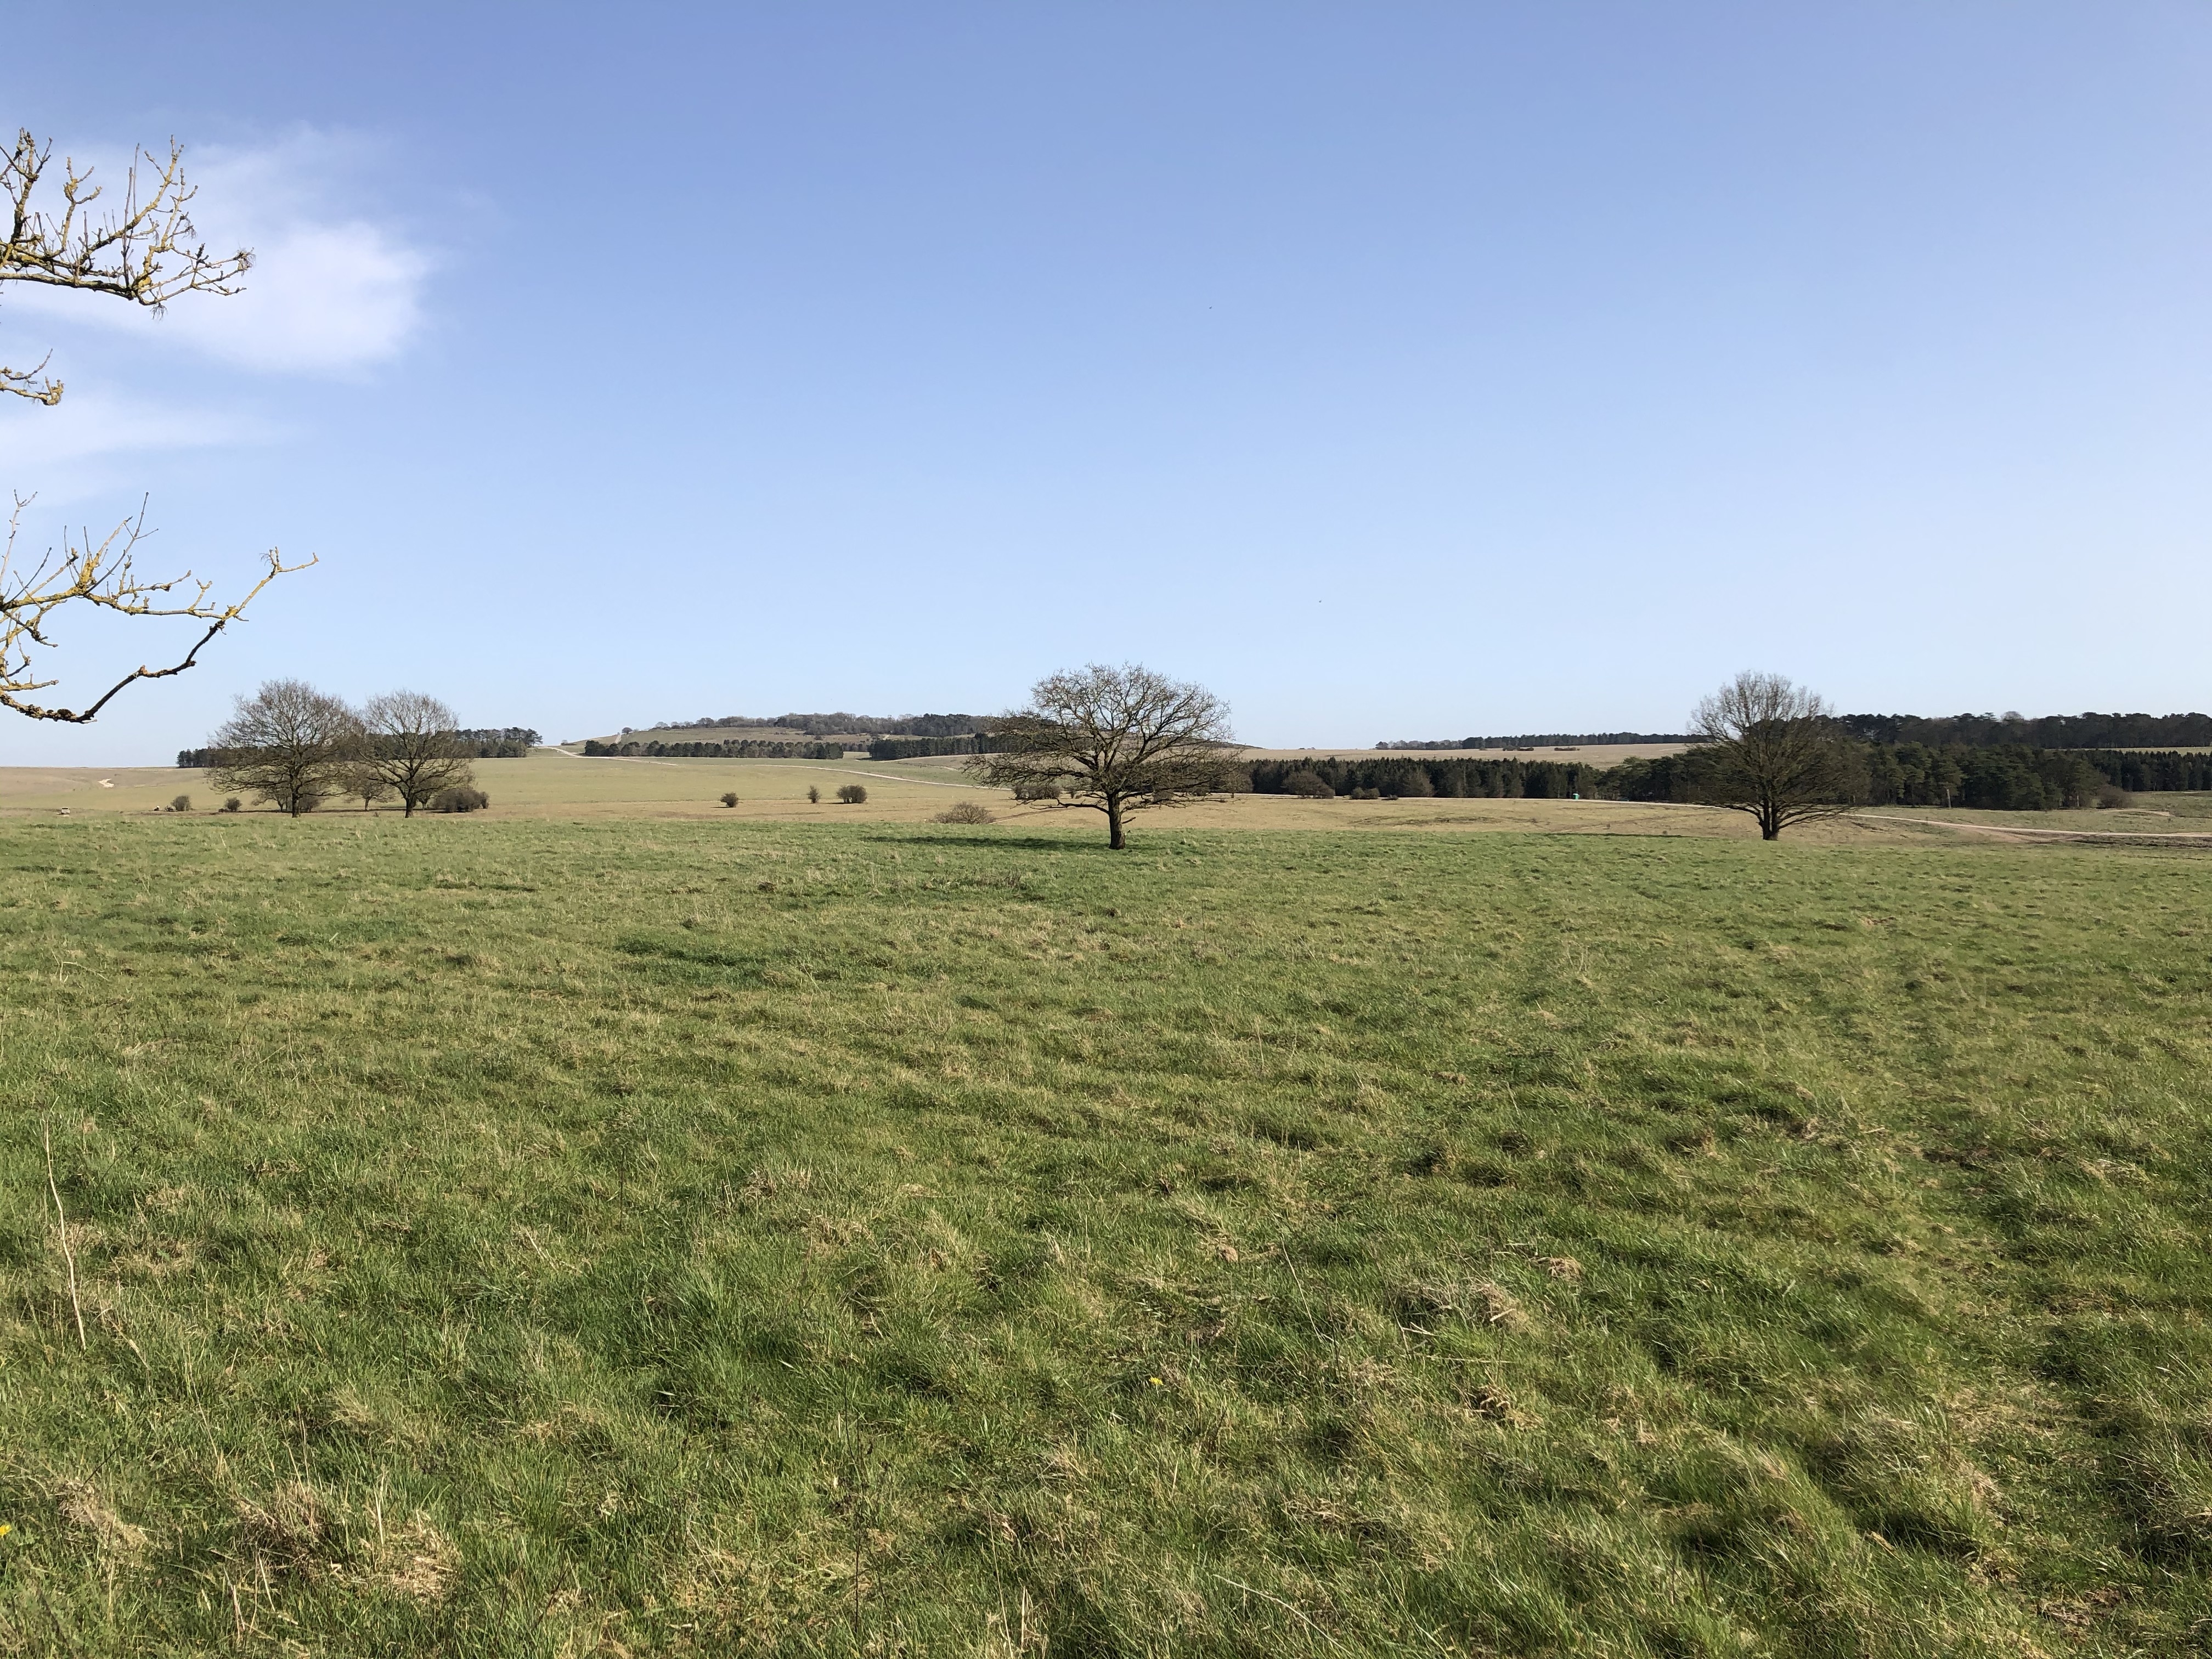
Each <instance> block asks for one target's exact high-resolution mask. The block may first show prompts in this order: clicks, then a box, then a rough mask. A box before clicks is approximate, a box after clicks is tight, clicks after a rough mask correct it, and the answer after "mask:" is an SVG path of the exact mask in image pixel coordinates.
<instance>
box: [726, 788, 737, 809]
mask: <svg viewBox="0 0 2212 1659" xmlns="http://www.w3.org/2000/svg"><path fill="white" fill-rule="evenodd" d="M737 804H738V792H737V791H736V790H734V789H732V790H731V791H730V792H729V793H727V794H726V795H724V796H723V797H722V805H725V806H735V805H737Z"/></svg>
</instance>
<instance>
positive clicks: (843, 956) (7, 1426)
mask: <svg viewBox="0 0 2212 1659" xmlns="http://www.w3.org/2000/svg"><path fill="white" fill-rule="evenodd" d="M494 764H495V765H500V764H510V763H494ZM511 764H513V766H514V767H515V768H516V769H517V770H516V772H515V773H514V774H513V775H512V777H513V778H514V779H525V780H526V779H529V778H541V777H543V776H544V775H546V774H547V773H548V772H550V769H551V768H554V767H566V768H568V771H567V772H562V773H558V774H553V776H555V777H556V778H565V777H567V776H568V775H570V774H571V773H573V774H574V775H576V776H577V777H578V778H579V779H580V784H579V786H577V787H606V788H610V789H611V788H613V787H615V786H614V784H613V783H612V782H609V783H607V784H605V785H604V786H600V785H596V784H588V783H587V782H582V781H588V780H592V779H595V778H615V777H627V776H629V775H632V769H624V768H621V767H617V766H609V767H605V768H603V769H599V770H597V771H592V770H588V769H586V768H585V767H583V766H581V765H580V764H579V763H571V762H565V761H544V762H528V763H520V762H518V763H511ZM532 767H536V768H538V771H535V772H532V771H528V770H527V769H529V768H532ZM644 770H645V769H635V772H636V773H638V774H642V773H643V772H644ZM123 782H124V780H122V779H120V778H118V787H120V786H121V784H122V783H123ZM548 787H549V788H552V789H553V793H555V794H558V793H562V792H561V791H560V790H559V789H557V788H554V787H553V786H551V785H549V786H548ZM636 787H640V788H644V787H647V786H646V785H643V784H640V785H638V786H636ZM685 787H686V788H689V787H690V786H689V785H686V786H685ZM907 787H911V788H913V789H914V790H915V793H921V786H919V785H909V786H907ZM492 788H493V790H494V792H495V794H497V793H501V792H502V791H504V792H505V793H506V794H507V796H508V797H509V798H512V799H516V800H517V801H518V802H519V803H520V798H521V797H522V796H524V795H526V793H528V790H527V787H526V784H524V783H517V782H513V781H510V782H508V783H506V784H502V783H501V782H498V781H495V782H493V784H492ZM671 799H676V797H675V796H671ZM683 799H686V800H688V799H689V797H688V796H685V797H683ZM617 805H621V803H619V802H614V801H609V800H601V801H600V802H599V803H598V804H597V807H596V808H595V809H594V810H587V811H577V812H574V816H573V817H571V816H570V815H569V809H564V811H562V812H561V813H556V812H554V811H551V810H550V807H546V808H545V809H544V810H541V808H540V807H539V806H532V805H527V804H517V805H513V806H511V807H508V806H503V807H501V808H500V809H498V811H499V812H500V813H505V814H507V816H504V817H501V816H498V815H496V814H495V816H492V817H472V818H442V817H440V818H430V819H428V820H418V821H416V822H415V823H403V822H401V821H400V820H399V819H398V817H395V816H392V815H389V814H385V815H374V814H361V813H349V812H334V813H330V814H326V815H320V816H317V817H309V818H307V819H306V820H303V821H301V822H298V823H293V822H290V821H288V820H284V819H281V818H277V817H274V816H271V815H268V814H257V815H251V816H242V817H228V818H226V817H168V816H162V817H131V816H126V815H121V814H112V813H85V814H72V817H70V819H69V820H67V821H64V820H62V819H59V818H58V817H53V816H52V815H51V814H50V813H49V814H47V815H45V816H38V817H33V816H30V815H28V814H27V813H24V812H21V811H18V812H17V813H15V815H13V816H9V817H4V818H0V869H4V870H5V872H6V874H5V877H4V879H0V1103H4V1117H0V1124H4V1133H0V1192H4V1193H5V1194H6V1197H7V1201H6V1203H5V1204H4V1205H0V1446H4V1448H5V1449H6V1450H5V1455H4V1456H0V1522H4V1523H5V1524H6V1525H7V1527H8V1528H9V1531H8V1532H7V1534H6V1535H5V1536H4V1537H0V1650H6V1651H14V1652H24V1653H40V1654H69V1655H77V1656H95V1655H97V1656H108V1655H125V1654H129V1655H143V1656H155V1655H161V1656H167V1655H172V1654H207V1655H212V1654H215V1653H217V1652H222V1653H231V1652H246V1653H266V1654H270V1655H272V1656H274V1655H279V1654H314V1655H378V1656H381V1655H387V1654H400V1653H408V1654H413V1653H434V1652H438V1653H451V1654H454V1655H477V1654H485V1655H502V1656H504V1655H513V1656H546V1659H551V1656H556V1655H558V1656H580V1655H584V1654H588V1653H598V1654H603V1655H616V1654H631V1655H642V1654H648V1653H650V1654H663V1653H665V1654H696V1655H705V1654H722V1653H730V1652H738V1651H762V1652H778V1653H793V1654H848V1653H853V1652H856V1651H858V1652H866V1653H883V1654H894V1653H906V1654H939V1653H945V1654H979V1655H981V1654H989V1655H1002V1656H1007V1659H1013V1656H1016V1655H1018V1654H1034V1655H1050V1654H1085V1653H1094V1654H1107V1653H1146V1652H1155V1653H1167V1652H1170V1651H1171V1652H1175V1653H1179V1654H1189V1655H1206V1656H1213V1655H1219V1656H1230V1655H1257V1654H1271V1655H1272V1654H1278V1653H1287V1654H1310V1655H1316V1656H1319V1655H1328V1654H1345V1653H1355V1654H1369V1653H1394V1654H1396V1653H1405V1654H1412V1653H1441V1654H1460V1655H1469V1656H1472V1655H1504V1654H1514V1655H1519V1654H1540V1653H1545V1654H1567V1653H1582V1654H1593V1655H1595V1654H1617V1655H1624V1656H1626V1655H1642V1654H1668V1655H1680V1656H1692V1655H1694V1656H1714V1659H1718V1656H1723V1655H1726V1656H1741V1655H1750V1654H1761V1653H1770V1654H1777V1655H1784V1654H1786V1655H1793V1656H1794V1655H1819V1656H1836V1659H1843V1656H1847V1655H1848V1656H1899V1659H1902V1656H1907V1655H1915V1656H1917V1655H1934V1654H1947V1655H1948V1654H1981V1655H1990V1656H1995V1655H2012V1656H2017V1655H2034V1654H2058V1653H2065V1652H2082V1653H2097V1654H2112V1655H2120V1654H2135V1653H2174V1654H2179V1653H2182V1652H2185V1651H2195V1650H2200V1647H2201V1638H2202V1634H2203V1632H2204V1631H2205V1630H2206V1629H2208V1628H2212V1622H2208V1621H2212V1577H2208V1575H2207V1574H2206V1572H2205V1571H2204V1567H2203V1563H2204V1562H2205V1561H2206V1559H2212V1520H2208V1516H2212V1443H2208V1439H2207V1430H2206V1424H2207V1423H2208V1421H2212V1418H2208V1411H2212V1389H2208V1384H2207V1381H2206V1379H2207V1378H2208V1377H2209V1376H2212V1321H2208V1319H2207V1317H2206V1314H2207V1312H2208V1310H2212V1256H2208V1254H2207V1250H2206V1239H2205V1224H2206V1218H2207V1216H2208V1215H2212V1123H2208V1120H2207V1117H2206V1114H2205V1112H2204V1110H2203V1105H2204V1079H2205V1077H2206V1076H2207V1075H2209V1074H2212V1015H2208V1012H2207V1011H2208V1007H2212V1000H2208V999H2212V967H2208V954H2207V942H2208V940H2212V863H2208V862H2207V861H2206V860H2205V858H2204V857H2203V855H2201V854H2199V855H2185V854H2171V853H2166V852H2158V851H2148V850H2138V849H2132V848H2118V849H2113V848H2085V847H2081V846H2069V845H2057V846H2034V847H2027V846H2007V845H2000V844H1965V843H1960V842H1944V841H1942V839H1940V838H1938V837H1936V836H1933V833H1932V832H1928V831H1923V830H1917V829H1911V828H1910V827H1903V826H1900V827H1899V828H1898V829H1895V830H1894V831H1893V832H1892V833H1895V834H1897V835H1899V836H1918V837H1919V838H1920V840H1919V844H1917V845H1906V844H1902V843H1900V844H1898V845H1851V844H1843V843H1838V844H1831V845H1815V844H1812V843H1811V842H1784V843H1783V844H1782V845H1780V846H1763V845H1760V844H1759V843H1757V842H1745V841H1740V840H1729V839H1718V838H1684V839H1677V840H1662V839H1657V838H1653V837H1650V836H1616V837H1603V836H1579V837H1564V836H1523V835H1512V834H1492V835H1487V836H1473V837H1470V836H1437V835H1417V834H1403V833H1393V832H1390V831H1389V830H1386V829H1376V828H1374V827H1372V826H1374V825H1376V823H1377V822H1378V820H1377V819H1376V818H1375V817H1363V816H1360V815H1359V814H1358V812H1356V811H1353V810H1352V809H1353V808H1354V806H1355V805H1357V804H1352V803H1346V804H1344V805H1345V808H1346V810H1345V812H1344V815H1343V816H1342V817H1340V819H1339V820H1338V821H1337V823H1336V826H1335V827H1334V828H1332V829H1328V830H1292V829H1277V830H1270V831H1265V832H1260V833H1252V832H1242V833H1231V832H1228V831H1225V830H1220V829H1212V830H1209V829H1203V828H1200V827H1197V826H1196V824H1195V823H1194V821H1193V820H1192V819H1191V818H1188V817H1167V816H1162V817H1157V818H1154V819H1152V820H1151V821H1150V823H1148V824H1147V826H1146V827H1145V828H1144V829H1142V830H1141V831H1140V836H1141V838H1140V839H1139V842H1138V843H1137V846H1136V848H1135V849H1134V850H1133V851H1132V852H1130V853H1128V854H1109V853H1107V852H1106V851H1105V850H1104V849H1103V847H1102V846H1101V845H1099V842H1098V840H1097V836H1096V834H1095V832H1093V831H1091V829H1089V827H1088V826H1087V825H1085V826H1082V828H1083V829H1084V833H1081V834H1077V833H1073V830H1072V829H1071V828H1070V827H1069V826H1070V815H1067V814H1060V815H1058V816H1057V817H1049V818H1040V819H1038V820H1036V821H1034V822H1024V823H1017V824H1007V825H1000V826H995V827H993V828H988V829H979V830H972V831H969V830H952V829H939V828H935V827H930V826H922V825H917V824H914V823H896V822H890V821H887V820H885V819H883V818H881V817H862V816H860V815H855V816H854V817H848V818H847V819H845V820H844V821H842V823H787V822H776V821H772V820H770V819H769V818H766V817H738V816H736V815H729V816H727V817H721V818H715V817H711V815H709V814H706V813H700V814H697V815H696V816H695V817H694V818H693V819H692V820H691V821H685V820H684V818H682V817H677V816H667V817H660V816H653V814H655V813H658V811H659V808H657V807H652V806H651V805H650V804H648V805H647V808H645V809H643V811H644V812H645V815H644V816H641V809H639V808H637V807H636V806H635V805H632V806H630V807H629V808H627V809H626V815H624V814H618V813H617V811H615V808H616V807H617ZM1406 805H1407V806H1409V807H1411V806H1419V807H1422V808H1427V809H1431V810H1434V809H1435V807H1436V805H1437V804H1435V803H1407V804H1406ZM1454 805H1457V804H1454ZM1468 805H1484V806H1486V807H1498V808H1509V807H1523V806H1537V805H1541V806H1544V807H1545V808H1546V809H1547V810H1556V811H1565V809H1567V808H1568V807H1571V804H1570V803H1480V804H1473V803H1470V804H1468ZM1257 806H1258V804H1257V803H1248V802H1239V803H1237V805H1235V806H1233V807H1230V808H1225V809H1222V810H1223V811H1225V812H1229V813H1234V812H1237V811H1245V810H1247V808H1248V807H1252V808H1254V809H1255V810H1256V808H1257ZM600 809H604V810H600ZM672 810H673V809H671V811H672ZM686 810H687V811H688V808H687V809H686ZM901 810H904V809H903V808H902V809H901ZM1348 825H1364V826H1368V827H1364V828H1348V827H1346V826H1348ZM49 1131H50V1132H51V1135H52V1179H53V1182H54V1186H55V1188H56V1189H57V1190H58V1193H59V1195H60V1198H61V1200H62V1202H63V1204H64V1206H65V1207H66V1211H67V1214H68V1218H69V1231H68V1233H67V1235H66V1237H67V1240H68V1243H69V1246H70V1249H69V1252H68V1254H67V1255H64V1251H63V1249H62V1248H61V1243H60V1240H59V1239H58V1236H57V1232H56V1229H55V1225H54V1218H53V1212H52V1205H51V1202H50V1200H48V1198H47V1167H46V1154H45V1152H44V1151H43V1149H42V1146H41V1142H40V1137H41V1134H42V1133H46V1132H49ZM72 1273H73V1274H74V1279H75V1284H76V1308H73V1305H72V1297H71V1291H70V1283H71V1275H72ZM79 1308H81V1310H82V1320H83V1324H84V1339H83V1341H82V1346H81V1345H80V1342H79V1338H78V1334H77V1328H76V1318H77V1313H76V1309H79Z"/></svg>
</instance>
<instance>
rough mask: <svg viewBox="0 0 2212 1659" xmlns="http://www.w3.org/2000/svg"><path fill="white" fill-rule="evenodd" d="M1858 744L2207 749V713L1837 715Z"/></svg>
mask: <svg viewBox="0 0 2212 1659" xmlns="http://www.w3.org/2000/svg"><path fill="white" fill-rule="evenodd" d="M1836 724H1837V725H1838V726H1842V727H1843V728H1844V731H1846V732H1850V734H1851V736H1853V737H1855V738H1859V739H1860V740H1861V741H1862V742H1865V743H1879V744H1902V743H1917V744H1926V745H1927V746H1928V747H1929V748H1931V749H1942V748H1948V747H1953V746H1957V747H1960V748H1966V749H1996V748H2001V747H2003V746H2004V745H2006V744H2020V745H2021V746H2023V747H2026V748H2029V749H2205V748H2212V714H2095V713H2090V714H2044V715H2039V716H2038V717H2036V718H2034V719H2033V720H2031V719H2029V718H2028V717H2027V715H2025V714H2018V713H2008V714H1838V715H1837V716H1836ZM1696 740H1697V739H1696V738H1695V737H1694V736H1692V735H1691V734H1689V733H1687V732H1523V733H1522V734H1520V735H1519V736H1517V737H1510V738H1434V739H1430V740H1409V741H1401V742H1397V743H1378V744H1376V745H1375V746H1376V748H1377V749H1557V748H1579V747H1582V746H1584V745H1589V746H1591V747H1595V746H1596V745H1597V744H1607V743H1694V742H1695V741H1696Z"/></svg>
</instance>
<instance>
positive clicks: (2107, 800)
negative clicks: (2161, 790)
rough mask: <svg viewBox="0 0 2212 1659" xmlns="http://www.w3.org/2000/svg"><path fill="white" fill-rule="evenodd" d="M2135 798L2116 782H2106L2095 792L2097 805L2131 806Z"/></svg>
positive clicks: (2134, 802)
mask: <svg viewBox="0 0 2212 1659" xmlns="http://www.w3.org/2000/svg"><path fill="white" fill-rule="evenodd" d="M2135 804H2136V798H2135V797H2134V796H2133V795H2130V793H2128V792H2127V791H2126V790H2124V789H2123V788H2121V787H2120V786H2119V785H2118V784H2117V783H2108V784H2106V786H2105V787H2103V788H2101V789H2100V790H2099V791H2098V792H2097V805H2099V806H2101V807H2112V806H2133V805H2135Z"/></svg>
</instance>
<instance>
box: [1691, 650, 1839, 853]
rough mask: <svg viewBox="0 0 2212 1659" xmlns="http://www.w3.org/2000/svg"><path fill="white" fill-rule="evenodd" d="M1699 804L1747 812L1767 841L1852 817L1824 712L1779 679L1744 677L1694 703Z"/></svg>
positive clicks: (1831, 725) (1803, 691)
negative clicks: (1812, 823) (1821, 821)
mask: <svg viewBox="0 0 2212 1659" xmlns="http://www.w3.org/2000/svg"><path fill="white" fill-rule="evenodd" d="M1691 720H1692V726H1691V729H1692V731H1694V732H1696V733H1697V735H1698V737H1699V739H1700V740H1701V741H1700V744H1699V747H1698V748H1696V749H1694V750H1692V751H1691V757H1692V776H1693V777H1694V778H1695V779H1696V781H1697V793H1698V795H1699V799H1703V800H1705V802H1707V803H1708V804H1709V805H1714V806H1725V807H1729V808H1730V809H1731V810H1733V811H1738V812H1748V813H1750V814H1751V816H1752V817H1755V818H1757V819H1758V820H1759V835H1760V836H1762V837H1763V838H1764V839H1765V840H1767V841H1774V840H1777V839H1778V838H1779V837H1780V836H1781V834H1782V832H1783V831H1784V829H1787V828H1789V827H1790V825H1791V824H1793V823H1806V822H1808V820H1811V819H1814V818H1832V817H1839V816H1841V815H1842V814H1844V813H1845V812H1848V811H1850V810H1851V809H1850V761H1849V757H1848V755H1847V754H1846V752H1845V750H1844V741H1843V738H1842V735H1841V733H1839V732H1838V731H1837V730H1836V727H1835V723H1834V722H1833V720H1831V719H1830V717H1829V714H1828V707H1827V705H1826V703H1825V702H1822V701H1821V700H1820V698H1819V697H1818V696H1814V694H1813V693H1812V692H1810V691H1808V690H1806V689H1805V688H1804V687H1803V686H1801V685H1793V684H1790V680H1789V679H1788V678H1787V677H1785V676H1784V675H1781V674H1754V673H1751V672H1748V671H1747V672H1744V673H1741V674H1738V675H1737V676H1736V677H1735V678H1734V679H1733V680H1731V681H1729V683H1728V684H1726V685H1724V686H1723V687H1722V688H1721V689H1720V690H1718V691H1716V692H1715V693H1714V694H1713V695H1712V696H1710V697H1707V698H1706V699H1705V701H1704V702H1701V703H1699V705H1698V708H1697V713H1696V714H1693V715H1692V717H1691Z"/></svg>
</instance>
